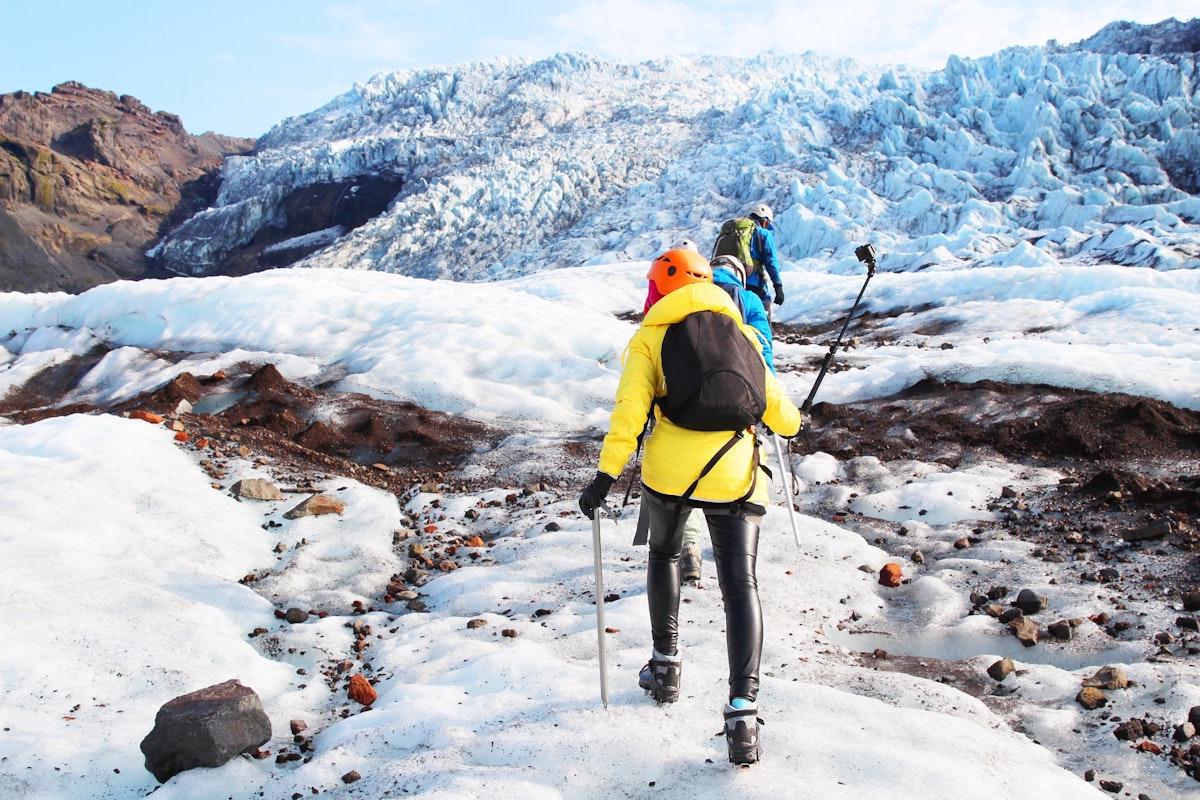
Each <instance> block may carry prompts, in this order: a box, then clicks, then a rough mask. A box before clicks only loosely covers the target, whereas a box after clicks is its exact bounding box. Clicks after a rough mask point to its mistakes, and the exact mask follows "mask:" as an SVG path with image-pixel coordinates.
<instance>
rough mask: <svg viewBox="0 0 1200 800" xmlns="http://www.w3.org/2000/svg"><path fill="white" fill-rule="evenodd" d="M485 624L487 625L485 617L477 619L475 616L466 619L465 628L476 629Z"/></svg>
mask: <svg viewBox="0 0 1200 800" xmlns="http://www.w3.org/2000/svg"><path fill="white" fill-rule="evenodd" d="M486 625H487V620H486V619H479V618H478V617H476V618H475V619H472V620H467V629H468V630H478V629H479V628H482V627H484V626H486Z"/></svg>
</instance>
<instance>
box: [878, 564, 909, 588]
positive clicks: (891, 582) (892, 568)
mask: <svg viewBox="0 0 1200 800" xmlns="http://www.w3.org/2000/svg"><path fill="white" fill-rule="evenodd" d="M903 577H904V572H903V570H901V569H900V565H899V564H884V565H883V568H882V569H880V570H879V585H880V586H887V587H888V588H890V589H894V588H896V587H897V586H899V585H900V583H901V581H902V579H903Z"/></svg>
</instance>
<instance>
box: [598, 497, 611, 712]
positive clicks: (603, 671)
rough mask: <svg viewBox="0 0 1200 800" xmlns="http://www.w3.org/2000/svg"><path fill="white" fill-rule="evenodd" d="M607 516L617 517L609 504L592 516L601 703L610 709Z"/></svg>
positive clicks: (604, 504)
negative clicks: (603, 534) (603, 549)
mask: <svg viewBox="0 0 1200 800" xmlns="http://www.w3.org/2000/svg"><path fill="white" fill-rule="evenodd" d="M601 514H606V515H608V518H609V519H611V520H612V521H613V522H616V520H617V517H616V515H615V514H614V513H613V511H612V509H611V508H609V507H608V504H607V503H601V504H600V507H599V508H597V509H596V511H595V513H594V514H592V551H593V553H594V554H595V558H596V642H597V644H598V645H599V648H600V702H602V703H604V707H605V708H608V651H607V649H606V647H605V642H604V635H605V634H604V631H605V629H606V627H607V626H606V625H605V624H604V566H603V565H602V563H601V560H600V515H601Z"/></svg>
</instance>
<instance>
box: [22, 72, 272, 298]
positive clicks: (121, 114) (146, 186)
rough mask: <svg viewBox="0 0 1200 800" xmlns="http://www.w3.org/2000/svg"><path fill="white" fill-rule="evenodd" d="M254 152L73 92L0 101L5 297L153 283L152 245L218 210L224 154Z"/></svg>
mask: <svg viewBox="0 0 1200 800" xmlns="http://www.w3.org/2000/svg"><path fill="white" fill-rule="evenodd" d="M253 146H254V143H253V141H251V140H249V139H235V138H231V137H227V136H219V135H217V134H213V133H205V134H204V135H202V136H193V135H191V134H189V133H188V132H187V131H186V130H185V129H184V127H183V123H182V122H181V121H180V119H179V117H177V116H175V115H174V114H170V113H168V112H165V111H159V112H152V111H151V110H150V109H149V108H147V107H146V106H145V105H143V104H142V103H141V102H139V101H138V100H137V99H136V98H134V97H130V96H129V95H120V96H118V95H116V94H114V93H112V92H107V91H101V90H98V89H92V88H89V87H86V86H83V85H81V84H78V83H64V84H61V85H59V86H55V87H54V89H53V90H52V91H50V92H48V93H46V92H38V93H33V94H31V93H28V92H14V93H11V94H6V95H2V96H0V290H2V291H12V290H17V291H46V290H63V291H68V292H77V291H82V290H84V289H87V288H89V287H91V286H95V285H97V284H100V283H106V282H109V281H112V280H116V279H120V278H140V277H145V276H147V275H150V274H153V269H152V267H151V265H150V263H149V262H148V261H147V259H146V256H145V253H146V250H147V249H148V247H149V246H150V245H151V244H153V243H154V242H155V241H156V240H157V239H158V238H159V236H160V235H161V234H162V232H163V231H164V230H165V229H166V228H169V227H170V226H171V225H172V224H174V223H177V222H178V221H179V220H181V219H186V218H187V217H189V216H191V215H192V214H194V213H195V212H196V211H198V210H200V209H202V208H204V207H206V206H207V205H209V204H210V203H211V202H212V200H213V198H214V197H215V195H216V189H217V186H218V185H219V182H220V178H219V170H220V167H221V164H222V161H223V160H224V158H225V156H227V155H230V154H245V153H249V152H251V151H252V149H253Z"/></svg>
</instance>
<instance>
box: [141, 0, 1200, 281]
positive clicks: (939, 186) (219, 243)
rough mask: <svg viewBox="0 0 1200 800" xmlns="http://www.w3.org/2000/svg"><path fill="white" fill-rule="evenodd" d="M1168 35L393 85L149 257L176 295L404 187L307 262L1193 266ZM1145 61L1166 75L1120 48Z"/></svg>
mask: <svg viewBox="0 0 1200 800" xmlns="http://www.w3.org/2000/svg"><path fill="white" fill-rule="evenodd" d="M1170 22H1171V23H1174V26H1175V28H1174V29H1172V30H1175V29H1178V30H1182V31H1184V32H1185V33H1186V32H1187V31H1190V30H1192V29H1193V28H1195V27H1196V25H1197V23H1196V21H1193V22H1192V23H1188V24H1187V25H1181V24H1180V23H1175V22H1174V21H1173V20H1172V21H1170ZM1166 25H1167V23H1160V25H1159V26H1157V27H1156V26H1138V25H1130V24H1126V23H1114V24H1113V25H1110V26H1108V28H1106V29H1104V30H1103V31H1101V32H1100V33H1099V34H1097V35H1096V36H1094V37H1092V38H1091V39H1088V40H1084V41H1083V42H1079V43H1076V44H1075V45H1071V46H1062V45H1059V44H1057V43H1056V42H1049V43H1047V44H1046V45H1045V46H1042V47H1013V48H1008V49H1006V50H1003V51H1001V52H999V53H996V54H994V55H991V56H987V57H983V58H978V59H966V58H960V57H957V56H952V57H951V58H950V59H949V60H948V61H947V63H946V65H945V67H944V68H943V69H940V70H935V71H927V70H920V69H916V68H911V67H905V66H882V67H881V66H870V65H865V64H862V63H859V62H856V61H853V60H848V59H835V58H830V57H826V56H822V55H818V54H814V53H807V54H803V55H779V54H763V55H760V56H758V57H756V58H749V59H746V58H732V57H715V56H686V57H685V56H672V57H669V58H664V59H661V60H656V61H650V62H646V63H641V64H621V63H615V62H609V61H604V60H601V59H598V58H596V57H593V56H589V55H585V54H569V53H568V54H559V55H557V56H554V57H552V58H547V59H543V60H537V61H534V60H527V59H518V58H500V59H496V60H492V61H487V62H480V63H471V64H465V65H460V66H455V67H448V68H431V69H424V70H412V71H398V72H388V73H381V74H379V75H377V76H375V77H374V78H373V79H371V80H370V81H368V82H367V83H365V84H361V85H356V86H354V87H353V88H352V89H351V90H350V91H348V92H346V93H345V94H343V95H341V96H339V97H336V98H334V99H333V100H332V101H331V102H329V103H328V104H327V105H325V106H323V107H321V108H319V109H316V110H315V111H312V112H310V113H308V114H304V115H301V116H298V117H293V118H289V119H286V120H284V121H282V122H281V123H279V124H278V125H276V126H275V127H274V128H272V129H271V130H270V131H269V132H268V133H267V134H266V135H265V136H263V137H262V139H260V140H259V142H258V144H257V147H256V150H255V151H254V153H253V154H251V155H248V156H243V157H231V158H229V159H227V161H226V163H225V165H224V167H223V170H222V185H221V189H220V193H219V196H218V199H217V201H216V203H215V204H214V206H213V207H211V208H209V209H206V210H204V211H202V212H200V213H199V214H197V215H195V216H193V217H192V218H190V219H188V220H186V221H185V222H184V223H183V224H181V225H180V226H179V227H178V228H177V229H175V230H174V231H172V232H171V233H170V234H168V235H167V236H166V237H165V238H164V239H163V240H162V241H161V242H160V244H159V245H158V246H157V247H156V249H155V251H154V254H155V256H156V257H157V258H159V259H160V260H161V263H162V264H163V265H164V266H165V267H166V268H167V269H169V270H170V271H172V272H174V273H176V274H180V275H191V276H198V275H206V274H214V273H219V272H221V271H222V264H223V263H224V262H225V261H226V260H227V259H229V258H231V255H232V254H234V253H236V252H238V251H239V249H245V248H248V247H253V246H254V243H255V242H256V241H261V240H262V239H263V236H264V233H269V232H270V231H272V230H277V229H280V228H282V227H284V226H285V225H286V224H287V222H288V220H287V211H286V203H285V202H284V201H285V199H286V198H287V197H288V196H289V195H290V194H292V193H294V192H296V191H297V190H299V189H303V188H304V187H308V186H317V185H337V184H339V183H344V184H346V185H348V186H350V185H353V184H356V183H361V182H365V181H368V180H377V179H380V178H381V176H382V178H384V179H386V180H387V181H391V182H393V183H394V184H396V185H398V186H399V187H400V188H399V191H398V192H397V193H396V194H395V196H394V197H393V198H392V200H391V202H390V203H388V204H387V205H386V209H385V210H384V211H383V212H382V213H380V214H378V215H376V216H374V217H373V218H371V219H370V220H368V221H366V222H365V224H361V225H359V226H358V227H355V228H353V229H352V230H343V231H335V232H334V233H333V234H331V233H330V231H329V229H330V228H331V227H332V226H324V227H323V228H321V229H320V230H318V229H314V230H312V231H300V232H299V234H298V235H299V236H304V235H306V234H316V233H318V232H322V233H323V235H324V237H325V238H324V239H322V240H321V244H322V245H323V246H321V247H319V248H317V249H316V250H315V252H311V253H310V254H308V255H307V256H306V257H304V258H303V259H302V260H300V261H299V262H297V263H299V264H301V265H303V266H309V267H337V268H345V269H370V270H380V271H385V272H393V273H399V274H404V275H409V276H413V277H419V278H431V279H451V280H459V281H464V280H492V279H497V278H513V277H519V276H523V275H528V274H531V273H536V272H538V271H541V270H545V269H555V268H562V267H579V266H588V265H599V264H608V263H618V262H623V261H629V260H643V259H648V258H652V257H653V256H654V255H655V254H656V253H657V252H659V251H661V250H662V249H664V248H666V247H667V246H669V245H670V243H672V242H674V241H676V240H678V239H680V238H689V239H694V240H696V241H699V242H701V243H706V242H710V241H712V240H713V238H715V234H716V231H717V228H718V227H719V225H720V222H721V221H722V220H723V219H725V218H728V217H730V216H735V215H739V214H743V213H745V210H746V209H747V208H748V207H749V206H750V205H751V204H752V203H754V202H758V201H765V202H767V203H769V204H771V205H772V207H773V208H774V209H775V211H776V215H777V216H776V228H777V237H776V238H777V241H778V244H779V247H780V253H781V256H782V259H783V261H784V266H785V271H801V272H803V271H809V270H813V269H823V270H830V271H833V272H834V273H839V272H848V271H852V270H853V269H855V268H856V263H855V260H854V258H853V255H852V252H853V247H854V246H855V244H857V243H861V242H863V241H874V242H875V243H876V245H877V246H879V247H880V249H881V251H882V252H884V253H885V254H886V255H885V257H884V258H883V259H882V260H881V263H880V268H881V269H883V270H885V271H895V272H906V271H915V270H920V269H925V268H929V267H934V266H937V267H941V268H959V267H970V266H977V265H980V264H985V265H995V264H998V263H1013V262H1019V263H1027V264H1028V265H1030V266H1039V265H1045V264H1049V263H1055V262H1069V263H1073V264H1080V265H1090V264H1096V263H1116V264H1122V265H1128V266H1142V267H1150V268H1153V269H1159V270H1172V269H1191V268H1195V267H1196V266H1198V265H1200V198H1198V197H1197V194H1196V193H1197V191H1200V173H1198V171H1197V170H1198V169H1200V168H1198V167H1197V165H1198V164H1200V85H1198V82H1197V74H1198V71H1197V56H1196V53H1195V52H1170V50H1171V49H1172V48H1169V47H1166V48H1164V47H1161V46H1157V45H1156V46H1145V41H1144V40H1145V38H1146V37H1147V36H1148V35H1149V33H1153V32H1154V31H1155V30H1161V28H1162V26H1166ZM1178 30H1176V33H1177V35H1182V34H1178ZM1168 32H1169V31H1168ZM1138 37H1141V39H1140V40H1139V39H1138ZM1139 41H1140V42H1141V44H1142V45H1143V46H1142V47H1141V49H1143V50H1154V51H1156V52H1153V53H1150V52H1122V51H1121V47H1122V42H1125V43H1128V42H1134V43H1135V44H1137V43H1138V42H1139ZM1126 49H1130V48H1128V47H1127V48H1126ZM1176 49H1178V48H1176ZM1193 50H1194V48H1193ZM351 191H353V188H352V189H351ZM296 235H297V234H296V232H295V231H293V232H292V233H291V234H289V236H290V237H291V238H295V236H296ZM281 238H287V237H281ZM302 241H303V240H302ZM310 249H311V248H310ZM303 252H307V251H303ZM271 265H272V266H275V265H278V264H271Z"/></svg>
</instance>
